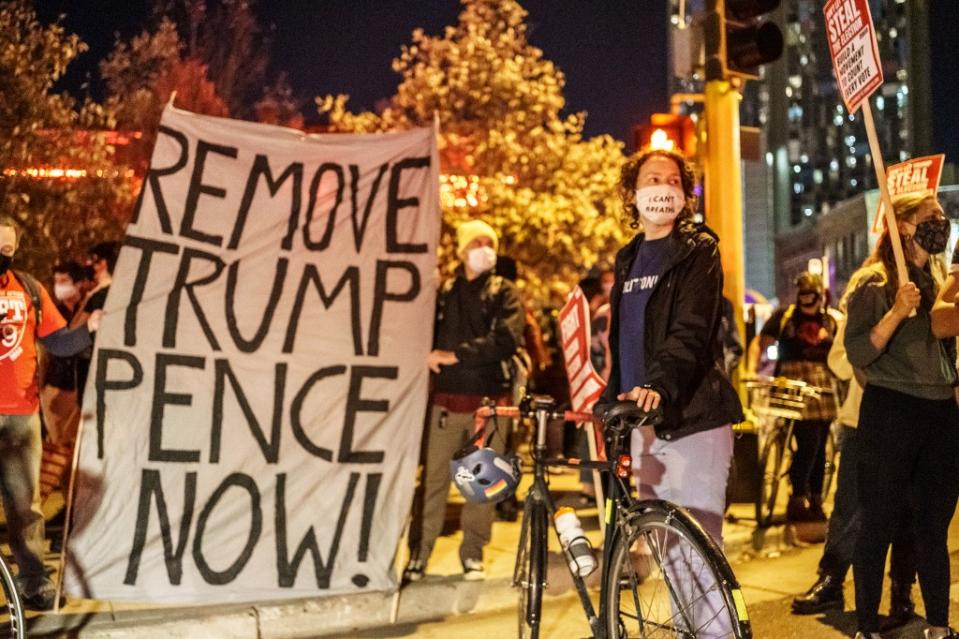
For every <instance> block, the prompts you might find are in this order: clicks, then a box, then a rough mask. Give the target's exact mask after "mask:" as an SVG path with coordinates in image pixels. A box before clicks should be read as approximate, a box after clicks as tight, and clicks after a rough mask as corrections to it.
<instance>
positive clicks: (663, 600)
mask: <svg viewBox="0 0 959 639" xmlns="http://www.w3.org/2000/svg"><path fill="white" fill-rule="evenodd" d="M610 562H611V563H610V569H609V571H608V573H607V580H606V583H605V584H604V596H605V601H606V602H607V608H606V610H607V618H606V627H607V633H608V634H607V636H608V637H610V638H612V637H617V638H625V637H636V638H641V639H657V638H663V639H665V638H669V639H673V638H674V637H683V638H685V639H727V638H736V639H740V638H746V637H752V630H751V629H750V625H749V616H748V613H747V612H746V605H745V602H744V600H743V598H742V592H741V591H740V589H739V584H738V582H737V581H736V578H735V576H734V575H733V572H732V569H731V568H730V567H729V564H728V563H727V562H726V559H725V557H724V556H723V554H722V551H721V550H720V549H719V547H718V546H717V545H716V544H715V543H714V542H713V541H712V539H711V538H710V537H709V535H708V534H707V533H706V532H705V531H704V530H703V529H702V527H700V526H699V524H697V523H696V522H695V520H693V519H692V518H691V517H690V516H689V515H687V514H686V513H685V512H684V511H682V510H680V509H679V508H677V507H676V506H673V505H671V504H668V503H666V502H659V501H647V502H641V503H639V504H637V505H636V507H634V508H633V509H632V510H631V511H630V512H629V513H626V515H625V517H624V518H623V519H622V520H621V523H620V524H619V525H618V530H617V532H616V539H615V540H614V543H613V549H612V553H611V555H610Z"/></svg>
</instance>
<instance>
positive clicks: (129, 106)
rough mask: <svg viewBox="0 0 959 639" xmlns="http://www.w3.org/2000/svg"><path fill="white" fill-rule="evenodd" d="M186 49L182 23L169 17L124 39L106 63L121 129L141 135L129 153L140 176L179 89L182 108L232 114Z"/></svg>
mask: <svg viewBox="0 0 959 639" xmlns="http://www.w3.org/2000/svg"><path fill="white" fill-rule="evenodd" d="M184 49H185V46H184V45H183V43H182V42H181V41H180V36H179V33H178V32H177V28H176V25H175V24H174V23H173V22H172V21H171V20H169V19H168V18H165V17H164V18H161V19H160V21H159V23H158V24H157V26H156V28H155V29H154V30H152V31H150V30H145V31H143V32H142V33H141V34H140V35H138V36H135V37H134V38H133V39H131V40H130V42H128V43H127V42H122V41H118V42H117V44H116V46H115V47H114V50H113V52H111V53H110V55H109V56H108V57H107V58H106V59H105V60H103V61H102V62H101V63H100V75H101V76H102V78H103V80H104V82H105V84H106V88H107V95H108V97H107V104H108V105H109V107H110V108H111V109H112V110H113V111H114V112H115V113H116V123H117V126H118V128H120V129H121V130H129V131H135V132H137V133H138V134H139V135H140V138H139V142H138V144H137V147H136V149H135V151H134V152H133V153H132V154H131V156H130V157H129V158H128V161H129V163H130V164H131V165H132V166H133V167H134V168H135V169H136V172H137V174H138V175H142V174H143V172H144V171H145V170H146V166H147V163H148V162H149V159H150V158H149V156H150V154H151V153H152V151H153V143H154V142H155V141H156V134H157V129H158V128H159V126H160V116H161V114H162V113H163V109H164V107H166V105H167V103H169V101H170V96H171V95H173V94H174V92H175V93H176V97H175V99H174V105H175V106H177V107H180V108H182V109H187V110H189V111H193V112H195V113H204V114H207V115H218V116H227V115H229V110H228V109H227V106H226V104H225V103H224V101H223V100H222V99H221V98H220V96H219V95H218V94H217V91H216V87H215V86H214V85H213V83H212V82H211V81H210V80H209V79H208V75H207V67H206V65H205V64H204V63H203V62H202V61H201V60H199V59H197V58H193V57H185V56H184Z"/></svg>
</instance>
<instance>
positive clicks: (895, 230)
mask: <svg viewBox="0 0 959 639" xmlns="http://www.w3.org/2000/svg"><path fill="white" fill-rule="evenodd" d="M862 115H863V118H864V119H865V122H866V137H868V138H869V152H870V154H871V155H872V166H873V168H875V169H876V181H877V182H878V183H879V193H880V196H881V198H882V203H883V206H882V209H883V210H884V211H885V215H886V228H888V229H889V240H890V241H891V242H892V252H893V255H894V256H895V258H896V270H897V271H898V273H899V285H900V286H902V285H903V284H905V283H906V282H908V281H909V271H908V269H907V268H906V257H905V254H904V253H903V251H902V238H900V237H899V227H897V226H896V213H895V211H894V210H893V208H892V198H891V197H890V196H889V185H888V184H886V166H885V164H884V163H883V160H882V150H881V149H880V148H879V136H877V135H876V123H875V122H874V121H873V119H872V107H871V106H870V104H869V99H868V98H867V99H865V100H863V103H862Z"/></svg>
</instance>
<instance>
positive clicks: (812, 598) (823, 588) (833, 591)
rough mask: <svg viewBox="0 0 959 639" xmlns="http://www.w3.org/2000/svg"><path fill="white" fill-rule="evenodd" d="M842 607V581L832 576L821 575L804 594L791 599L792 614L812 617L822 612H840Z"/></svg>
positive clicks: (843, 603)
mask: <svg viewBox="0 0 959 639" xmlns="http://www.w3.org/2000/svg"><path fill="white" fill-rule="evenodd" d="M844 605H845V601H844V599H843V595H842V580H841V579H839V578H838V577H835V576H833V575H827V574H821V575H819V579H818V580H816V583H814V584H813V585H812V587H811V588H810V589H809V590H807V591H806V594H804V595H800V596H798V597H796V598H795V599H793V614H794V615H814V614H816V613H817V612H823V611H824V610H833V609H838V610H842V609H843V606H844Z"/></svg>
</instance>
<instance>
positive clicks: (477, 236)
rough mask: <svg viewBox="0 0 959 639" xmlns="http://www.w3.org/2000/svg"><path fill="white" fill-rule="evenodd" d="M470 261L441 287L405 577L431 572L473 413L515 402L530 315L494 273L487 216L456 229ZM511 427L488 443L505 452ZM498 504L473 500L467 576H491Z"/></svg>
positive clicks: (466, 537) (464, 554) (465, 517)
mask: <svg viewBox="0 0 959 639" xmlns="http://www.w3.org/2000/svg"><path fill="white" fill-rule="evenodd" d="M456 238H457V251H456V253H457V255H458V256H459V258H460V259H461V260H462V261H463V263H462V265H461V266H460V267H459V268H458V269H457V270H456V275H455V277H454V278H453V279H451V280H449V281H447V282H446V283H445V284H444V285H443V287H442V288H441V290H440V293H439V297H438V298H437V303H436V306H437V308H436V325H435V329H434V332H433V344H434V350H433V351H432V352H430V354H429V356H428V358H427V364H428V366H429V368H430V370H431V371H432V372H433V373H435V374H436V377H435V379H434V382H435V385H434V389H433V395H432V398H431V405H430V418H429V424H428V425H427V431H426V434H425V438H426V441H425V443H424V448H425V450H426V463H425V465H424V468H423V475H422V477H423V479H422V483H421V488H420V490H421V495H417V499H416V501H415V502H414V508H413V524H412V526H411V534H410V562H409V564H408V565H407V567H406V570H405V571H404V573H403V578H404V580H405V581H417V580H419V579H421V578H422V577H423V575H424V572H425V569H426V564H427V562H428V561H429V557H430V554H431V553H432V551H433V544H434V543H435V542H436V539H437V537H439V535H440V531H441V530H442V528H443V519H444V515H445V513H446V496H447V494H448V493H449V485H450V479H451V478H450V461H451V460H452V459H453V456H454V455H455V454H456V451H458V450H459V449H460V448H462V447H463V446H464V444H466V443H467V441H468V440H469V439H470V437H472V435H473V429H474V427H473V413H474V412H476V410H477V409H478V408H479V407H480V406H481V405H482V404H483V401H484V399H485V398H489V399H490V400H493V401H496V402H497V403H498V404H504V405H505V404H508V403H509V399H510V389H511V380H510V375H509V361H510V359H511V358H512V356H513V354H514V353H515V352H516V349H517V347H518V346H519V345H520V344H522V340H523V330H524V328H525V327H526V315H525V312H524V310H523V303H522V300H521V299H520V296H519V291H518V289H517V288H516V286H515V285H514V284H513V283H512V282H510V281H509V280H507V279H506V278H504V277H502V276H500V275H497V274H496V273H494V267H495V266H496V246H497V244H498V243H499V240H498V238H497V236H496V232H495V231H493V229H492V228H491V227H490V226H489V224H487V223H486V222H483V221H482V220H470V221H469V222H465V223H463V224H461V225H460V226H459V228H458V229H457V233H456ZM506 435H507V433H506V431H505V430H503V431H501V432H499V433H496V434H494V436H493V437H492V438H491V440H490V441H489V443H488V444H487V445H488V446H490V447H491V448H493V449H494V450H496V452H498V453H502V452H503V449H504V447H505V444H506ZM493 508H494V507H493V504H492V503H482V504H479V503H467V504H465V505H464V506H463V512H462V514H461V515H460V524H461V525H462V527H463V542H462V544H461V545H460V560H461V562H462V564H463V573H464V575H465V578H466V579H467V580H478V579H483V577H484V576H485V572H484V569H483V547H484V546H485V545H486V544H487V543H488V542H489V540H490V532H491V530H492V525H493V515H494V510H493Z"/></svg>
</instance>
